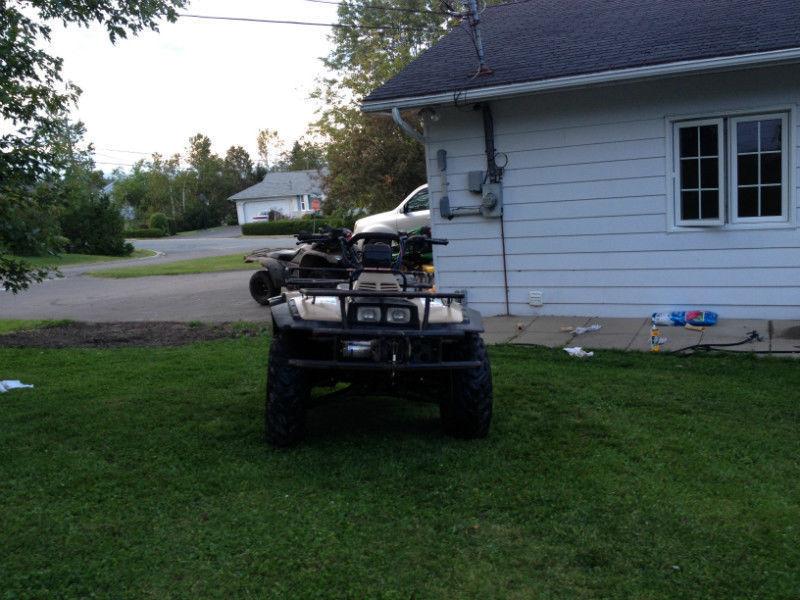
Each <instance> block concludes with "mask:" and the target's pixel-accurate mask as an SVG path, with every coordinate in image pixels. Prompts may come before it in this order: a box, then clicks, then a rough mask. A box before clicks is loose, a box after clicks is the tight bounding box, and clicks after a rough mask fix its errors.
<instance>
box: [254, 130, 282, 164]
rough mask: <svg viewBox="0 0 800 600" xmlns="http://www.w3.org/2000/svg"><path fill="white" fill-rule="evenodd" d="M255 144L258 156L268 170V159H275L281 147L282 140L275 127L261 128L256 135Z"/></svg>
mask: <svg viewBox="0 0 800 600" xmlns="http://www.w3.org/2000/svg"><path fill="white" fill-rule="evenodd" d="M256 145H257V146H258V158H259V159H260V161H261V164H262V165H263V166H264V168H266V169H267V170H269V168H270V163H269V161H270V159H273V160H274V159H276V158H277V156H278V154H279V153H280V149H281V148H282V147H283V141H282V140H281V138H280V136H279V135H278V132H277V130H275V129H262V130H260V131H259V132H258V135H257V136H256Z"/></svg>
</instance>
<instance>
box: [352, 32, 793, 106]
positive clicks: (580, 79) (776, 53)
mask: <svg viewBox="0 0 800 600" xmlns="http://www.w3.org/2000/svg"><path fill="white" fill-rule="evenodd" d="M797 60H800V48H789V49H786V50H772V51H770V52H756V53H752V54H739V55H737V56H721V57H717V58H703V59H699V60H686V61H680V62H673V63H666V64H662V65H651V66H647V67H635V68H631V69H618V70H615V71H602V72H600V73H587V74H584V75H571V76H568V77H557V78H555V79H545V80H542V81H527V82H521V83H510V84H506V85H496V86H490V87H484V88H476V89H470V90H463V91H459V92H458V102H459V103H464V102H476V101H479V100H489V99H495V98H508V97H511V96H519V95H522V94H532V93H536V92H546V91H552V90H563V89H574V88H581V87H588V86H592V85H600V84H606V83H615V82H623V81H632V80H639V79H649V78H653V77H667V76H671V75H682V74H691V73H699V72H705V71H722V70H728V69H744V68H747V67H753V66H759V65H764V64H769V63H780V62H789V61H797ZM453 100H454V92H445V93H437V94H429V95H425V96H410V97H406V98H392V99H389V100H375V101H372V102H363V103H362V104H361V110H363V111H364V112H383V111H388V110H391V109H393V108H398V109H407V108H421V107H423V106H430V105H437V104H438V105H442V104H445V105H446V104H453V103H454V101H453Z"/></svg>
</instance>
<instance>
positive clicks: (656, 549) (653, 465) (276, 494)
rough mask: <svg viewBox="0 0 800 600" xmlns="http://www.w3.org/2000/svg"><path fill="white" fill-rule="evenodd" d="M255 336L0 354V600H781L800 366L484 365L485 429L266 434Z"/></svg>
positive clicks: (516, 361) (263, 347) (794, 497)
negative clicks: (277, 437)
mask: <svg viewBox="0 0 800 600" xmlns="http://www.w3.org/2000/svg"><path fill="white" fill-rule="evenodd" d="M267 345H268V339H267V338H242V339H235V340H225V341H218V342H209V343H203V344H196V345H193V346H187V347H180V348H164V349H152V348H147V349H121V350H102V351H101V350H49V351H42V350H39V349H36V350H3V349H0V365H1V367H0V370H2V377H3V378H13V379H22V380H23V381H24V382H26V383H33V384H35V385H36V388H35V389H32V390H18V391H13V392H9V393H8V394H4V395H2V399H1V400H0V402H2V407H3V408H2V410H1V411H0V449H2V450H0V452H2V457H1V458H0V523H2V526H1V527H0V590H2V592H3V597H8V598H17V597H38V598H45V597H65V598H66V597H70V598H71V597H89V596H97V597H105V598H143V597H144V598H166V597H170V598H197V597H203V598H238V597H246V598H312V597H313V598H342V597H348V598H402V599H405V598H447V599H451V598H520V599H529V598H547V599H555V598H564V599H576V598H578V599H581V598H587V599H588V598H619V599H626V600H627V599H631V598H637V599H674V598H687V599H697V598H704V599H705V598H719V599H724V600H731V599H734V598H765V599H770V600H772V599H779V598H786V599H789V598H797V597H798V595H800V570H798V564H800V544H799V543H798V540H800V486H799V485H798V481H800V462H798V456H800V435H798V424H800V391H799V390H800V369H798V364H797V363H796V362H792V361H789V360H777V359H774V360H773V359H756V358H752V357H747V356H720V357H715V356H700V357H694V358H683V359H681V358H677V357H671V356H653V355H647V354H625V353H620V352H611V351H605V352H601V353H599V354H598V355H597V356H595V357H594V358H591V359H587V360H577V359H572V358H570V357H568V356H567V355H566V354H564V353H563V352H561V351H557V350H546V349H533V348H511V347H496V348H493V349H492V350H491V358H492V361H493V373H494V381H495V420H494V423H493V428H492V432H491V434H490V437H489V438H488V439H486V440H483V441H472V442H464V441H458V440H453V439H449V438H446V437H443V436H442V435H441V434H440V433H439V429H438V423H437V411H436V409H435V407H433V406H430V405H425V404H416V403H405V402H402V401H398V400H386V399H372V400H357V401H356V400H350V401H347V402H343V403H339V404H331V405H327V406H324V407H321V408H318V409H316V410H315V411H314V412H312V413H311V415H310V422H309V429H310V438H309V439H308V441H307V442H306V443H305V444H304V445H303V446H301V447H299V448H296V449H293V450H288V451H276V450H272V449H270V448H268V447H266V446H265V445H264V443H263V441H262V425H263V405H262V401H263V392H264V385H265V382H264V373H265V368H264V367H265V360H266V353H267Z"/></svg>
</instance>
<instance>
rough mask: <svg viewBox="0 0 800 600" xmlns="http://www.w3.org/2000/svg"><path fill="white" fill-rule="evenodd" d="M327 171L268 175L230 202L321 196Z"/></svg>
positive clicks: (288, 172)
mask: <svg viewBox="0 0 800 600" xmlns="http://www.w3.org/2000/svg"><path fill="white" fill-rule="evenodd" d="M324 174H325V171H324V170H323V171H318V170H317V169H312V170H310V171H286V172H277V173H267V174H266V175H265V176H264V179H262V180H261V181H260V182H258V183H257V184H255V185H251V186H250V187H249V188H246V189H244V190H242V191H241V192H239V193H237V194H234V195H233V196H231V197H230V198H228V200H255V199H257V198H285V197H287V196H300V195H302V194H321V193H322V183H323V181H322V178H323V177H324Z"/></svg>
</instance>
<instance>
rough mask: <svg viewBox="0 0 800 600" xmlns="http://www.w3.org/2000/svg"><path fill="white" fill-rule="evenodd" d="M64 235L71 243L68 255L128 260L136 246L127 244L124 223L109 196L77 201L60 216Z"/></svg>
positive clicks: (85, 198)
mask: <svg viewBox="0 0 800 600" xmlns="http://www.w3.org/2000/svg"><path fill="white" fill-rule="evenodd" d="M60 222H61V232H62V233H63V234H64V236H65V237H66V238H67V239H69V243H68V244H67V248H66V249H67V251H68V252H74V253H76V254H102V255H106V256H125V255H128V254H130V253H131V252H133V246H131V245H130V244H129V243H127V242H126V241H125V222H124V221H123V219H122V215H120V214H119V210H117V208H116V207H115V206H114V205H113V204H112V203H111V201H110V200H109V198H108V197H107V196H99V197H94V196H87V197H84V198H80V199H77V200H75V201H74V204H71V205H69V206H67V208H66V209H64V212H63V213H62V214H61V218H60Z"/></svg>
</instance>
